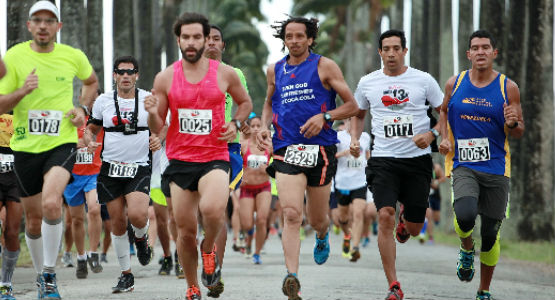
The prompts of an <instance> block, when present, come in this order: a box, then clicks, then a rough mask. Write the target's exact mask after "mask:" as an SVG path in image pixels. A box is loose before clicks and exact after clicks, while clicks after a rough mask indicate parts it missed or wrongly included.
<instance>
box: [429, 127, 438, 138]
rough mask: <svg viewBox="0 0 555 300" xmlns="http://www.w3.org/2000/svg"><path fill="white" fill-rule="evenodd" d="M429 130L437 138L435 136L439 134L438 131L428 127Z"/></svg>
mask: <svg viewBox="0 0 555 300" xmlns="http://www.w3.org/2000/svg"><path fill="white" fill-rule="evenodd" d="M430 131H431V132H432V133H433V135H434V136H435V137H436V139H437V137H438V136H439V132H438V131H437V130H436V129H435V128H432V129H430Z"/></svg>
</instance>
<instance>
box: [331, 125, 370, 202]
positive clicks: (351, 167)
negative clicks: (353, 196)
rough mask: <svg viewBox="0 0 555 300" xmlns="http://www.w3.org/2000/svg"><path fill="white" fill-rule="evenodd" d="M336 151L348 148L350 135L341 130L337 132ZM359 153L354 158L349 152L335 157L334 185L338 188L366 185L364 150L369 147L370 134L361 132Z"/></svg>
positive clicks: (348, 188)
mask: <svg viewBox="0 0 555 300" xmlns="http://www.w3.org/2000/svg"><path fill="white" fill-rule="evenodd" d="M337 139H339V143H338V144H337V152H338V153H339V152H341V151H345V150H347V149H349V148H350V145H351V135H350V134H349V133H348V132H347V131H346V130H342V131H339V132H338V133H337ZM359 143H360V149H361V153H360V156H359V157H357V158H355V157H354V156H352V155H351V154H349V155H345V156H341V157H339V158H338V159H337V172H336V173H335V187H336V188H337V189H339V190H349V191H352V190H356V189H359V188H361V187H364V186H366V173H365V171H364V170H365V169H366V151H368V150H369V149H370V135H369V134H368V133H366V132H363V133H362V135H361V136H360V139H359Z"/></svg>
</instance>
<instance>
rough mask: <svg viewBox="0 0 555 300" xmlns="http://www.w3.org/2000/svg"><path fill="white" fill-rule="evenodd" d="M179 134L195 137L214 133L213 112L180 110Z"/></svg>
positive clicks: (208, 110) (207, 110) (206, 110)
mask: <svg viewBox="0 0 555 300" xmlns="http://www.w3.org/2000/svg"><path fill="white" fill-rule="evenodd" d="M178 117H179V132H180V133H188V134H195V135H208V134H210V132H211V131H212V110H210V109H185V108H180V109H178Z"/></svg>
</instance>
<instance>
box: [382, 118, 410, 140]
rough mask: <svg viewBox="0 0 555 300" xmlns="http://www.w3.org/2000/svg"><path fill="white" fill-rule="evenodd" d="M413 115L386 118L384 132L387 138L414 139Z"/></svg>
mask: <svg viewBox="0 0 555 300" xmlns="http://www.w3.org/2000/svg"><path fill="white" fill-rule="evenodd" d="M412 124H413V122H412V115H403V116H386V117H384V119H383V131H384V135H385V137H386V138H397V137H412V136H414V132H413V128H412V127H413V125H412Z"/></svg>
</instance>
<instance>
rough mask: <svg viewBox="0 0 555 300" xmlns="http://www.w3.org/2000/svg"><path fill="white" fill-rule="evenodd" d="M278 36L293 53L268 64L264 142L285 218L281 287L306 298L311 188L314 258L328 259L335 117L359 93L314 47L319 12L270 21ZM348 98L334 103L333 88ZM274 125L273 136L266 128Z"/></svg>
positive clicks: (347, 112)
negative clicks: (302, 273) (305, 238)
mask: <svg viewBox="0 0 555 300" xmlns="http://www.w3.org/2000/svg"><path fill="white" fill-rule="evenodd" d="M272 27H273V28H274V29H275V30H276V33H275V34H274V36H275V37H277V38H279V39H281V40H282V41H283V43H284V46H283V49H285V48H286V47H287V49H288V50H289V54H288V55H287V56H285V57H284V58H283V59H281V60H280V61H278V62H277V63H275V64H272V65H270V66H269V67H268V70H267V82H268V91H267V97H266V101H265V102H264V107H263V110H262V128H264V130H261V131H260V133H259V134H258V140H259V143H260V145H259V147H262V148H265V149H270V147H271V146H272V144H273V149H274V151H273V153H274V155H275V156H274V162H273V164H272V166H273V168H272V169H275V178H276V184H277V189H278V194H279V201H280V203H281V207H282V209H283V215H284V219H285V225H284V229H283V234H282V244H283V252H284V256H285V265H286V268H287V275H286V276H285V279H284V281H283V288H282V290H283V293H284V294H285V295H286V296H288V297H289V299H300V296H299V295H298V294H299V291H300V289H301V285H300V282H299V280H298V278H297V272H298V268H299V251H300V245H301V244H300V236H299V230H300V226H301V223H302V220H303V199H304V195H305V191H306V194H307V211H308V212H309V216H310V218H309V223H310V225H312V228H314V230H315V231H316V245H315V247H314V260H315V262H316V263H317V264H323V263H325V262H326V260H327V259H328V256H329V236H328V226H329V218H328V211H329V196H330V182H331V179H332V177H333V176H334V175H335V170H336V159H335V152H336V146H335V144H336V143H337V133H336V132H335V131H334V130H333V129H332V128H331V126H332V122H333V120H340V119H344V118H348V117H350V116H351V115H352V112H354V111H356V103H355V101H354V98H353V95H352V94H351V91H350V90H349V87H348V86H347V83H345V80H344V79H343V74H342V73H341V70H340V69H339V67H338V66H337V64H336V63H335V62H333V61H332V60H331V59H329V58H326V57H322V56H320V55H318V54H315V53H313V52H312V49H313V48H314V46H315V45H316V37H317V34H318V20H316V19H306V18H302V17H290V18H289V19H287V20H285V21H282V22H276V24H275V25H273V26H272ZM336 93H337V94H339V96H340V97H341V99H343V101H344V103H345V104H344V105H342V106H340V107H338V108H337V109H336V105H335V96H336ZM270 122H272V123H273V125H274V128H275V130H276V132H275V134H274V136H273V140H270V138H271V134H270V131H269V130H267V128H269V125H270Z"/></svg>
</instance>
